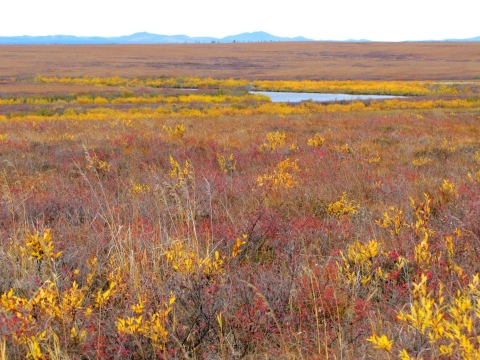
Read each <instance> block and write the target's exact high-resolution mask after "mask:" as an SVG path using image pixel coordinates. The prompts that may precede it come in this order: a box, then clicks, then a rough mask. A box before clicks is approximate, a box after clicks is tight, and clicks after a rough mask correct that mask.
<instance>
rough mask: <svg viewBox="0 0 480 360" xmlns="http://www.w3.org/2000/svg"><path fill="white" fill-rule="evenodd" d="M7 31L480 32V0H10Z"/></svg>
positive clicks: (337, 35) (413, 35)
mask: <svg viewBox="0 0 480 360" xmlns="http://www.w3.org/2000/svg"><path fill="white" fill-rule="evenodd" d="M1 13H2V16H1V17H2V20H1V21H0V36H14V35H57V34H63V35H77V36H94V35H98V36H119V35H129V34H132V33H135V32H140V31H147V32H151V33H156V34H165V35H177V34H184V35H189V36H214V37H224V36H227V35H236V34H239V33H242V32H252V31H266V32H269V33H271V34H273V35H277V36H288V37H293V36H305V37H308V38H312V39H316V40H319V39H322V40H345V39H361V38H362V39H370V40H376V41H401V40H430V39H432V40H439V39H446V38H469V37H476V36H480V26H479V25H478V14H479V13H480V3H479V0H455V1H439V0H436V1H433V0H402V1H388V0H365V1H359V0H343V1H335V0H332V1H323V0H317V1H307V0H296V1H283V2H282V1H278V0H277V1H270V0H242V1H235V2H234V1H228V0H221V1H220V0H205V1H201V0H182V1H175V0H173V1H172V0H168V1H165V0H156V1H155V0H134V1H132V0H130V1H125V2H123V1H119V0H117V1H111V0H82V1H75V2H73V1H68V0H42V1H39V0H2V4H1Z"/></svg>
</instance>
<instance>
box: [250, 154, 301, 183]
mask: <svg viewBox="0 0 480 360" xmlns="http://www.w3.org/2000/svg"><path fill="white" fill-rule="evenodd" d="M298 172H300V168H299V167H298V165H297V160H295V161H290V159H289V158H286V159H285V160H283V161H281V162H279V163H278V164H277V168H276V169H275V170H274V172H273V174H263V175H260V176H259V177H258V178H257V184H258V186H271V187H272V188H273V189H274V190H278V189H281V188H284V189H288V188H291V187H294V186H295V185H297V184H298V181H297V180H296V179H295V173H298Z"/></svg>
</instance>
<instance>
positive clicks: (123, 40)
mask: <svg viewBox="0 0 480 360" xmlns="http://www.w3.org/2000/svg"><path fill="white" fill-rule="evenodd" d="M264 41H268V42H270V41H313V40H311V39H307V38H304V37H301V36H299V37H294V38H288V37H279V36H274V35H271V34H268V33H266V32H263V31H257V32H253V33H243V34H238V35H233V36H227V37H224V38H221V39H218V38H215V37H190V36H186V35H157V34H151V33H147V32H140V33H136V34H132V35H126V36H118V37H99V36H94V37H85V36H73V35H50V36H11V37H0V44H2V45H7V44H10V45H17V44H18V45H36V44H39V45H40V44H88V45H95V44H178V43H180V44H184V43H188V44H194V43H211V42H220V43H232V42H264Z"/></svg>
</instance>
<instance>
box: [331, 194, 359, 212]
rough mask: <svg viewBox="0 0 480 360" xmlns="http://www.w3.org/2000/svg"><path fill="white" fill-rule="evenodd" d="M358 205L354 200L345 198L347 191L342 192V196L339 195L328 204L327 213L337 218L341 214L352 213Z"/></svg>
mask: <svg viewBox="0 0 480 360" xmlns="http://www.w3.org/2000/svg"><path fill="white" fill-rule="evenodd" d="M359 208H360V205H358V204H357V203H356V202H355V201H354V200H350V201H348V200H347V193H345V192H344V193H343V194H342V196H340V197H339V200H338V201H335V202H333V203H331V204H330V205H328V208H327V213H329V214H330V215H333V216H335V217H337V218H339V217H341V216H343V215H348V216H350V215H353V214H356V213H357V212H358V209H359Z"/></svg>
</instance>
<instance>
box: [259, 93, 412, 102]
mask: <svg viewBox="0 0 480 360" xmlns="http://www.w3.org/2000/svg"><path fill="white" fill-rule="evenodd" d="M250 93H251V94H261V95H266V96H268V97H270V99H272V102H300V101H305V100H312V101H319V102H326V101H342V100H366V99H393V98H401V97H403V96H389V95H348V94H318V93H289V92H272V91H250Z"/></svg>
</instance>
